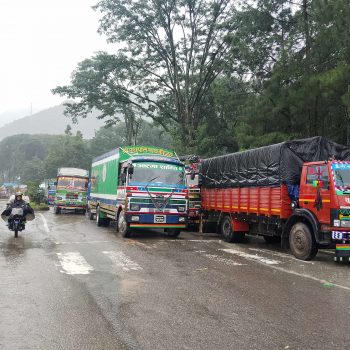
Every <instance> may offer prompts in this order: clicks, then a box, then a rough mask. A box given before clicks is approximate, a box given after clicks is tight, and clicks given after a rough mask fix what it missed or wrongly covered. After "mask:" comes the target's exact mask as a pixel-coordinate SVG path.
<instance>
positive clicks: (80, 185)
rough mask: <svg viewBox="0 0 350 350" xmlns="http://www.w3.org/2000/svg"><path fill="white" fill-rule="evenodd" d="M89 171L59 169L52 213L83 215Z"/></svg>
mask: <svg viewBox="0 0 350 350" xmlns="http://www.w3.org/2000/svg"><path fill="white" fill-rule="evenodd" d="M88 184H89V171H88V170H84V169H77V168H60V169H58V173H57V181H56V194H55V200H54V212H55V214H60V213H61V210H69V211H74V212H80V213H82V214H85V212H86V204H87V200H86V197H87V190H88Z"/></svg>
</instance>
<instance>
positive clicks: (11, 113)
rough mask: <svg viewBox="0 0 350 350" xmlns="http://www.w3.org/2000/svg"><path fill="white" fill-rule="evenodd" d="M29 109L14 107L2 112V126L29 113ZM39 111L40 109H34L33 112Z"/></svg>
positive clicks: (0, 117) (0, 125) (0, 123)
mask: <svg viewBox="0 0 350 350" xmlns="http://www.w3.org/2000/svg"><path fill="white" fill-rule="evenodd" d="M28 112H29V109H28V108H26V109H12V110H8V111H5V112H2V113H0V127H2V126H3V125H5V124H7V123H10V122H12V121H14V120H16V119H20V118H23V117H25V116H26V115H28ZM36 112H39V109H35V110H33V113H36Z"/></svg>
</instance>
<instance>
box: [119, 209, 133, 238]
mask: <svg viewBox="0 0 350 350" xmlns="http://www.w3.org/2000/svg"><path fill="white" fill-rule="evenodd" d="M117 225H118V232H119V233H120V234H121V235H122V236H123V237H124V238H129V237H130V236H131V230H130V227H129V225H128V223H127V222H126V220H125V213H124V210H122V211H121V212H120V214H119V216H118V224H117Z"/></svg>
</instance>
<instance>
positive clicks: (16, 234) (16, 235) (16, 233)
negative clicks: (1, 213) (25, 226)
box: [15, 230, 18, 238]
mask: <svg viewBox="0 0 350 350" xmlns="http://www.w3.org/2000/svg"><path fill="white" fill-rule="evenodd" d="M17 237H18V230H15V238H17Z"/></svg>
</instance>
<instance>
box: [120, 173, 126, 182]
mask: <svg viewBox="0 0 350 350" xmlns="http://www.w3.org/2000/svg"><path fill="white" fill-rule="evenodd" d="M120 181H121V182H122V184H125V182H126V174H125V173H122V174H120Z"/></svg>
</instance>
